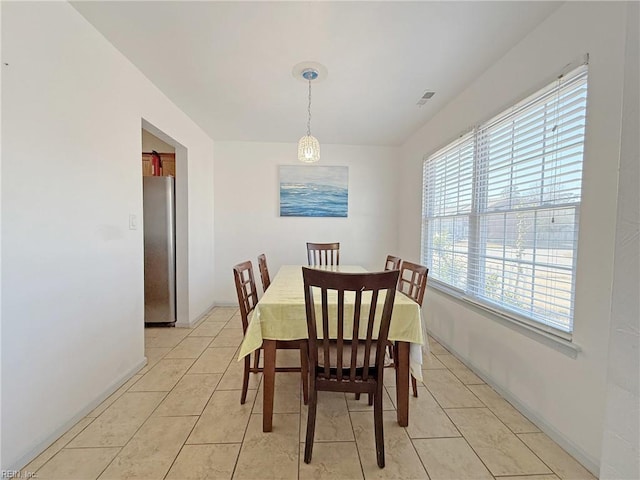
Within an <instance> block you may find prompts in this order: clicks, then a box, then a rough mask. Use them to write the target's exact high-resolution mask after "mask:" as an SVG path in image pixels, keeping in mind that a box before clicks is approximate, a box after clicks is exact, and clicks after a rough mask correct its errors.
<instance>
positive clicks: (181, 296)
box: [141, 119, 189, 327]
mask: <svg viewBox="0 0 640 480" xmlns="http://www.w3.org/2000/svg"><path fill="white" fill-rule="evenodd" d="M141 137H142V143H141V145H142V166H141V177H142V178H144V177H149V176H154V175H153V174H154V173H155V176H159V177H170V178H172V179H173V180H172V182H173V183H174V198H175V208H174V218H175V249H174V250H175V263H174V264H175V275H174V278H175V307H174V308H175V323H173V325H175V326H177V327H185V326H189V295H188V291H189V290H188V278H189V276H188V189H187V185H188V184H187V178H188V177H187V173H188V168H187V165H188V163H187V149H186V147H184V146H183V145H182V144H180V143H179V142H178V141H176V140H175V139H174V138H172V137H171V136H169V135H167V134H166V133H165V132H163V131H161V130H160V129H159V128H157V127H155V126H154V125H152V124H151V123H149V122H147V121H146V120H145V119H142V125H141ZM154 169H155V170H154ZM158 180H161V179H158ZM165 180H167V178H165ZM145 321H146V319H145Z"/></svg>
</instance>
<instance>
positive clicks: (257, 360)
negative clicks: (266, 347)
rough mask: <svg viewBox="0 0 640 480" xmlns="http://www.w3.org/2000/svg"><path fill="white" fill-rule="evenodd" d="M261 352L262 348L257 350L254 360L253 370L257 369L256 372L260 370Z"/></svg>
mask: <svg viewBox="0 0 640 480" xmlns="http://www.w3.org/2000/svg"><path fill="white" fill-rule="evenodd" d="M261 351H262V349H261V348H259V349H257V350H256V353H255V357H254V359H253V368H255V369H256V370H257V369H258V368H260V352H261Z"/></svg>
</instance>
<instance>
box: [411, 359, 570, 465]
mask: <svg viewBox="0 0 640 480" xmlns="http://www.w3.org/2000/svg"><path fill="white" fill-rule="evenodd" d="M442 348H444V347H442ZM445 350H446V349H445ZM447 351H448V350H447ZM450 355H452V356H453V357H454V358H457V357H455V355H453V354H450ZM443 365H444V364H443ZM465 366H466V365H465ZM445 367H446V368H447V370H448V371H449V372H450V373H451V374H452V375H453V376H454V377H455V378H456V379H458V377H457V376H456V375H455V373H453V372H452V371H451V369H450V368H449V367H447V366H446V365H445ZM467 368H468V367H467ZM458 381H460V379H458ZM423 383H424V382H423ZM460 383H462V382H461V381H460ZM462 384H463V385H464V387H465V388H466V389H467V390H468V391H469V392H470V393H471V394H472V395H473V396H474V397H476V398H477V399H478V400H479V401H480V403H482V404H483V405H485V407H484V408H486V409H487V410H488V411H489V412H490V413H491V415H493V416H494V417H495V418H496V419H497V420H498V422H500V423H501V424H502V425H504V427H505V428H506V429H507V430H508V431H509V432H511V434H513V435H514V436H515V437H516V438H517V439H518V441H519V442H520V443H521V444H522V445H524V446H525V447H526V448H527V450H529V451H530V452H531V453H532V454H533V455H534V456H535V457H536V458H537V459H538V460H540V462H541V463H542V464H543V465H544V466H545V467H547V468H548V469H549V471H550V472H552V474H553V475H556V476H557V477H558V478H562V477H560V475H558V474H557V473H556V472H555V470H553V468H551V467H550V466H549V465H547V463H546V462H545V461H544V460H542V458H540V457H539V456H538V455H537V454H536V453H535V452H534V451H533V450H532V449H531V448H529V445H527V444H526V443H524V442H523V441H522V439H520V437H518V434H516V433H515V432H513V431H512V430H511V429H510V428H509V426H508V425H507V424H506V423H504V422H503V421H502V419H500V418H499V417H498V416H497V415H496V414H495V413H494V412H493V410H492V409H491V408H490V407H489V406H488V405H487V404H486V403H485V402H483V401H482V399H481V398H480V397H478V396H477V395H476V394H475V392H474V391H473V390H471V389H470V388H469V387H468V386H467V385H465V384H464V383H462ZM485 385H487V384H486V383H485ZM487 386H489V388H491V386H490V385H487ZM425 387H427V386H426V384H425ZM427 390H429V388H428V387H427ZM491 390H492V391H493V389H491ZM496 393H497V392H496ZM432 396H433V395H432ZM433 398H434V399H435V400H436V402H437V403H438V404H440V403H439V402H438V400H437V399H436V398H435V396H433ZM500 398H502V397H501V396H500ZM505 401H506V400H505ZM507 403H508V402H507ZM509 405H511V404H509ZM511 406H512V407H513V405H511ZM459 408H464V407H459ZM472 408H473V407H472ZM475 408H483V407H475ZM514 408H515V407H514ZM442 410H443V411H444V412H445V414H446V415H447V417H448V418H449V420H450V421H451V423H452V424H453V425H454V426H455V427H456V429H457V430H458V431H459V432H460V429H458V426H457V425H456V424H455V422H454V421H453V420H452V419H451V417H450V416H449V414H448V413H447V411H446V409H444V408H442ZM452 410H453V409H452ZM516 411H518V409H517V408H516ZM518 413H520V412H519V411H518ZM525 418H526V417H525ZM460 433H461V435H462V438H464V440H465V442H466V443H467V445H469V448H471V450H472V451H473V453H475V455H476V456H477V457H478V459H479V460H480V461H481V462H482V464H483V465H484V466H485V468H486V469H487V471H488V472H489V474H490V475H491V476H493V477H494V478H496V477H495V475H493V473H492V472H491V470H490V469H489V467H488V466H487V465H486V464H485V462H484V460H483V459H482V457H480V455H479V454H478V452H476V450H475V449H474V448H473V446H472V445H471V444H470V443H469V441H468V440H467V438H466V437H465V436H464V435H463V434H462V432H460ZM528 475H534V474H528ZM535 475H548V474H535Z"/></svg>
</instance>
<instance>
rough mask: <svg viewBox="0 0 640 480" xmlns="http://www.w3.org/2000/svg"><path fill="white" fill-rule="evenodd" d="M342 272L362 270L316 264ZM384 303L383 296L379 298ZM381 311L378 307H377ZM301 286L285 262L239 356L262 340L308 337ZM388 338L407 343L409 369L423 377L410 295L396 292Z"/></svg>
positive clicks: (295, 268)
mask: <svg viewBox="0 0 640 480" xmlns="http://www.w3.org/2000/svg"><path fill="white" fill-rule="evenodd" d="M319 268H329V269H332V270H336V271H341V272H365V271H366V270H365V269H364V268H362V267H358V266H345V265H341V266H339V267H319ZM379 302H383V299H379ZM379 310H381V309H379ZM307 337H308V334H307V321H306V314H305V304H304V287H303V280H302V268H301V266H300V265H284V266H283V267H282V268H280V270H279V271H278V274H277V275H276V276H275V278H274V279H273V281H272V282H271V285H270V286H269V288H268V290H267V291H266V292H265V294H264V295H263V297H262V298H261V299H260V301H259V302H258V304H257V305H256V308H255V309H254V311H253V314H252V315H251V318H250V319H249V327H248V328H247V331H246V333H245V336H244V340H243V342H242V345H241V346H240V355H239V359H242V358H243V357H245V356H246V355H249V354H250V353H251V352H253V351H254V350H256V349H258V348H260V346H261V345H262V340H263V339H269V340H299V339H304V338H307ZM389 340H392V341H403V342H410V343H411V346H410V355H409V357H410V359H409V363H410V365H409V366H410V370H411V374H412V375H413V376H414V377H415V378H416V379H418V380H422V350H423V348H422V345H423V343H425V342H424V337H423V334H422V318H421V312H420V307H419V305H418V304H417V303H415V302H414V301H413V300H411V299H410V298H408V297H406V296H405V295H403V294H401V293H400V292H398V293H396V297H395V301H394V304H393V314H392V316H391V325H390V326H389Z"/></svg>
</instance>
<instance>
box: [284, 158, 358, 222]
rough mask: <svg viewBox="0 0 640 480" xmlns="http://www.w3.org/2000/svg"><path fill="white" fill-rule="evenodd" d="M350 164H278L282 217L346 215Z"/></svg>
mask: <svg viewBox="0 0 640 480" xmlns="http://www.w3.org/2000/svg"><path fill="white" fill-rule="evenodd" d="M348 204H349V167H324V166H322V167H317V166H308V165H282V166H280V216H281V217H346V216H347V210H348Z"/></svg>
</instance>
